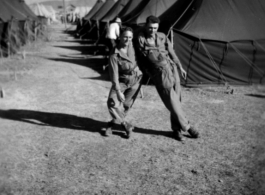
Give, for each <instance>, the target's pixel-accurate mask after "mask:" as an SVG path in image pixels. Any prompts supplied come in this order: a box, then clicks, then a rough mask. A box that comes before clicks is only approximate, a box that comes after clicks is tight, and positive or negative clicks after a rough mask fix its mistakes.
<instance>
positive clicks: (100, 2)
mask: <svg viewBox="0 0 265 195" xmlns="http://www.w3.org/2000/svg"><path fill="white" fill-rule="evenodd" d="M104 3H105V0H98V1H97V2H96V3H95V5H94V6H93V7H92V9H91V10H90V11H89V12H88V14H87V15H86V16H85V17H84V19H85V20H89V19H90V18H91V17H92V16H93V15H94V14H95V13H97V11H98V10H99V9H100V8H101V7H102V5H103V4H104Z"/></svg>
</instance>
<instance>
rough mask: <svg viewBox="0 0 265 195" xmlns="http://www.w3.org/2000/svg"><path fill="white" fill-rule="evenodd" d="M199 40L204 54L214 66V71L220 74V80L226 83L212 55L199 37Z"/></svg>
mask: <svg viewBox="0 0 265 195" xmlns="http://www.w3.org/2000/svg"><path fill="white" fill-rule="evenodd" d="M199 40H200V43H201V45H202V47H203V49H204V50H205V52H206V55H207V56H208V58H209V60H210V61H211V63H212V65H213V67H214V68H215V70H216V72H217V73H219V74H220V76H221V79H222V81H223V82H224V83H225V84H226V83H227V80H226V78H225V76H224V75H223V72H222V71H221V70H220V69H219V67H218V65H217V64H216V62H215V61H214V59H213V57H212V55H211V54H210V52H209V51H208V49H207V48H206V46H205V44H204V43H203V42H202V40H201V39H199Z"/></svg>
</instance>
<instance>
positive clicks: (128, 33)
mask: <svg viewBox="0 0 265 195" xmlns="http://www.w3.org/2000/svg"><path fill="white" fill-rule="evenodd" d="M132 39H133V30H132V28H130V27H126V28H125V29H123V30H122V32H121V36H120V46H122V47H124V46H129V44H131V42H132Z"/></svg>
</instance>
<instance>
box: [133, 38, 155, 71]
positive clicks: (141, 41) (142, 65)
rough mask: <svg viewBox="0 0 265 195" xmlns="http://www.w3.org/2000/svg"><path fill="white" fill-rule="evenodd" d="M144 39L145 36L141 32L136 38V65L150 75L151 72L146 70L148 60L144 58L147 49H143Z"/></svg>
mask: <svg viewBox="0 0 265 195" xmlns="http://www.w3.org/2000/svg"><path fill="white" fill-rule="evenodd" d="M144 41H145V37H144V35H143V34H142V33H140V34H139V36H138V38H137V43H136V47H137V59H138V65H139V67H140V69H141V70H142V71H144V72H145V73H147V75H149V76H150V75H151V74H150V72H149V71H148V62H147V60H146V56H147V51H146V50H145V47H144Z"/></svg>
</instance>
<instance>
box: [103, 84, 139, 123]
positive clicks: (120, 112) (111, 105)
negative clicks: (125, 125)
mask: <svg viewBox="0 0 265 195" xmlns="http://www.w3.org/2000/svg"><path fill="white" fill-rule="evenodd" d="M139 86H140V82H137V83H136V84H134V85H133V86H127V85H125V84H124V83H120V88H121V92H122V93H123V94H124V96H125V101H124V102H121V101H120V100H119V99H118V96H117V91H116V90H115V89H113V88H111V90H110V93H109V97H108V101H107V105H108V109H109V113H110V115H111V117H112V123H115V124H120V123H122V122H124V121H125V117H126V115H127V113H128V112H129V110H130V108H131V106H132V104H133V102H134V100H135V98H136V96H137V95H138V92H139Z"/></svg>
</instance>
